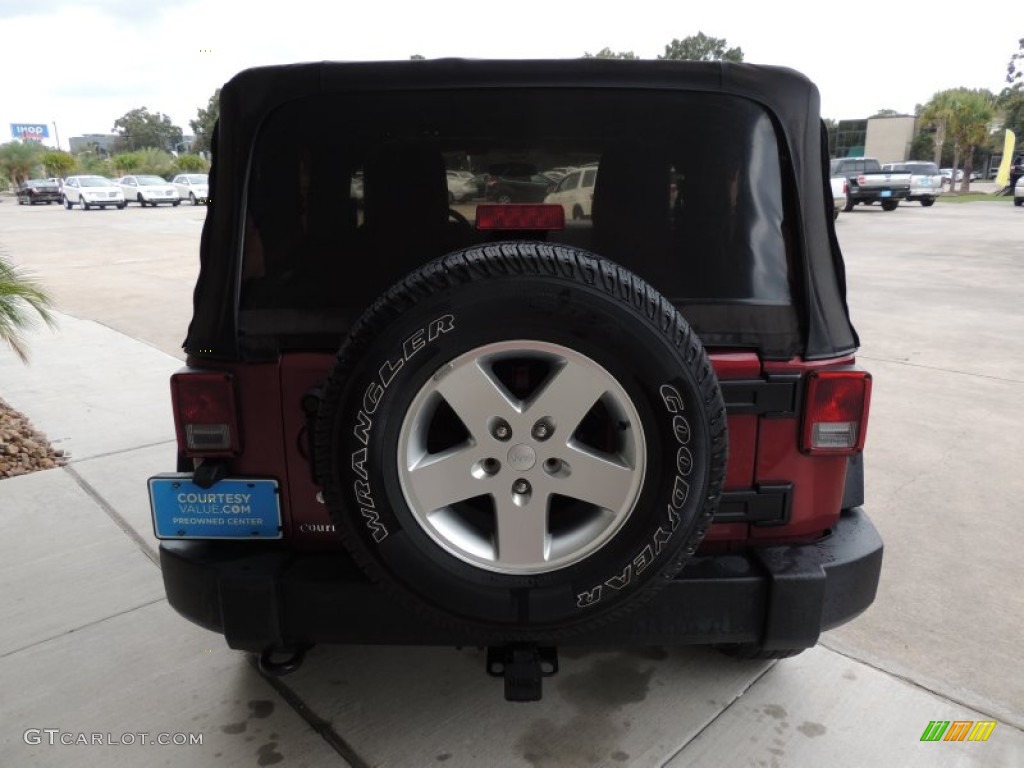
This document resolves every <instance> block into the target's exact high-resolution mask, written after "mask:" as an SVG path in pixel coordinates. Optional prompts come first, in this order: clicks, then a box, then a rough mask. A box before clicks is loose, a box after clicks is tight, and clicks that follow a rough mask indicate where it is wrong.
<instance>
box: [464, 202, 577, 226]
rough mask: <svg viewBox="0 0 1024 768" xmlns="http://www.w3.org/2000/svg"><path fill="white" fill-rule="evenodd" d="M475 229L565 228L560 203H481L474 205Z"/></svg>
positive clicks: (563, 213)
mask: <svg viewBox="0 0 1024 768" xmlns="http://www.w3.org/2000/svg"><path fill="white" fill-rule="evenodd" d="M476 228H477V229H565V210H564V209H563V208H562V206H561V205H544V204H543V203H509V204H504V205H502V204H492V203H482V204H480V205H478V206H477V207H476Z"/></svg>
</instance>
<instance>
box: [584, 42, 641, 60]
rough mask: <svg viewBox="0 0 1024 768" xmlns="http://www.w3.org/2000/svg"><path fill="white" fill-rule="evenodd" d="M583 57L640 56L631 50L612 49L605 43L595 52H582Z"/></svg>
mask: <svg viewBox="0 0 1024 768" xmlns="http://www.w3.org/2000/svg"><path fill="white" fill-rule="evenodd" d="M583 58H584V59H638V58H640V57H639V56H637V55H636V54H635V53H633V52H632V51H613V50H612V49H611V48H609V47H608V46H607V45H606V46H605V47H604V48H602V49H601V50H600V51H598V52H597V53H591V52H590V51H587V52H586V53H584V54H583Z"/></svg>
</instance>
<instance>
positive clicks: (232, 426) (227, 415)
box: [171, 372, 241, 456]
mask: <svg viewBox="0 0 1024 768" xmlns="http://www.w3.org/2000/svg"><path fill="white" fill-rule="evenodd" d="M171 404H172V406H173V407H174V415H175V426H176V427H177V432H178V443H179V445H184V447H185V450H186V453H187V454H188V455H190V456H226V455H234V454H237V453H238V452H239V449H240V442H241V441H240V440H239V435H238V418H237V416H236V413H237V411H236V410H235V387H234V383H233V382H232V379H231V376H230V375H229V374H226V373H215V372H196V373H175V374H173V375H172V376H171Z"/></svg>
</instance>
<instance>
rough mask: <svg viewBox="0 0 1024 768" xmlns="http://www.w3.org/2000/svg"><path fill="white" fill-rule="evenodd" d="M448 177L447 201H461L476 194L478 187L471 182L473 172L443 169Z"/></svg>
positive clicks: (469, 198)
mask: <svg viewBox="0 0 1024 768" xmlns="http://www.w3.org/2000/svg"><path fill="white" fill-rule="evenodd" d="M445 176H446V178H447V179H448V202H449V203H461V202H463V201H464V200H471V199H473V198H474V197H476V196H477V194H478V193H479V191H480V190H479V189H478V188H477V186H476V184H474V183H473V181H472V179H473V174H471V173H469V172H468V171H445Z"/></svg>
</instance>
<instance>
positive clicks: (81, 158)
mask: <svg viewBox="0 0 1024 768" xmlns="http://www.w3.org/2000/svg"><path fill="white" fill-rule="evenodd" d="M75 159H76V160H77V161H78V172H79V173H87V174H91V175H93V176H111V175H112V174H113V173H114V172H115V171H116V169H115V168H114V166H113V163H112V162H111V161H110V159H109V158H106V157H103V156H102V155H97V154H92V153H83V154H81V155H78V156H77V157H76V158H75Z"/></svg>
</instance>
